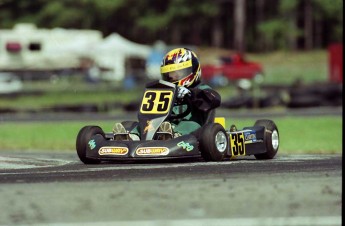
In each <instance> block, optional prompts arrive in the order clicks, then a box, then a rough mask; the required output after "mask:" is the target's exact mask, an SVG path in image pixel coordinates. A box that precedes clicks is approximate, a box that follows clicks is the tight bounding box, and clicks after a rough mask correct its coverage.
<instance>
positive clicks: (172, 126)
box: [113, 48, 221, 140]
mask: <svg viewBox="0 0 345 226" xmlns="http://www.w3.org/2000/svg"><path fill="white" fill-rule="evenodd" d="M161 75H162V79H163V80H165V81H168V82H171V83H173V84H176V85H177V86H178V90H177V101H180V102H181V103H188V104H189V105H190V106H189V107H191V112H190V113H189V114H188V115H187V116H185V117H183V118H178V119H173V120H169V118H168V121H165V122H163V123H162V124H161V126H160V127H159V129H158V132H161V133H160V134H162V135H159V136H158V138H157V139H162V140H165V139H171V138H175V137H178V136H181V135H185V134H189V133H192V132H195V131H197V130H198V129H199V128H201V126H203V125H204V124H205V122H206V120H207V116H208V114H210V112H211V110H213V109H215V108H217V107H219V105H220V101H221V98H220V95H219V94H218V93H217V92H216V91H215V90H213V89H212V88H211V87H210V86H208V85H206V84H203V83H201V69H200V63H199V60H198V58H197V56H196V54H195V53H194V52H193V51H191V50H189V49H186V48H177V49H173V50H171V51H170V52H168V53H167V54H166V55H165V56H164V58H163V61H162V65H161ZM186 98H188V99H189V100H188V101H187V102H186V101H183V100H185V99H186ZM186 109H187V104H183V105H178V106H175V107H174V108H173V112H174V113H175V114H180V113H182V112H184V111H185V110H186ZM138 131H139V130H138V128H134V129H133V130H132V131H130V134H129V137H130V138H131V139H132V140H139V137H140V134H139V132H138ZM113 132H114V134H115V139H116V134H117V133H120V134H121V133H122V134H123V133H126V129H125V128H124V126H123V125H122V124H121V123H116V124H115V126H114V128H113Z"/></svg>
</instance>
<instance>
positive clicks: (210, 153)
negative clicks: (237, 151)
mask: <svg viewBox="0 0 345 226" xmlns="http://www.w3.org/2000/svg"><path fill="white" fill-rule="evenodd" d="M228 145H229V143H228V139H227V135H226V131H225V129H224V128H223V126H222V125H220V124H219V123H209V124H206V125H205V126H204V127H203V128H202V131H201V134H200V136H199V149H200V152H201V156H202V157H203V158H204V160H205V161H222V160H223V159H224V156H225V154H226V150H227V148H228Z"/></svg>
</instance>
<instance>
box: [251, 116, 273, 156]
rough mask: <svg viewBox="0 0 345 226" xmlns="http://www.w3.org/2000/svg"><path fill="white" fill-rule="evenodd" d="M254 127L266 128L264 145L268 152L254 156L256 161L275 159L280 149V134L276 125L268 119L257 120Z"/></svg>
mask: <svg viewBox="0 0 345 226" xmlns="http://www.w3.org/2000/svg"><path fill="white" fill-rule="evenodd" d="M254 126H263V127H265V135H264V143H265V145H266V152H265V153H262V154H257V155H254V156H255V158H256V159H273V158H274V156H275V155H276V154H277V152H278V148H279V132H278V128H277V126H276V124H275V123H274V122H273V121H271V120H267V119H261V120H257V121H256V122H255V124H254Z"/></svg>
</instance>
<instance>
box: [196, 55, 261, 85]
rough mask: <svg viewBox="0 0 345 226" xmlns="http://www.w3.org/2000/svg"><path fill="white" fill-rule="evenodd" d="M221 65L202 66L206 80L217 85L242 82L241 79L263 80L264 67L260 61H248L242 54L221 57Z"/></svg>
mask: <svg viewBox="0 0 345 226" xmlns="http://www.w3.org/2000/svg"><path fill="white" fill-rule="evenodd" d="M219 60H220V64H219V65H214V64H205V65H204V66H202V68H201V70H202V76H203V78H204V81H205V82H207V83H211V84H213V85H216V86H224V85H227V84H229V82H231V81H232V82H233V81H235V82H236V83H240V82H241V80H249V81H251V82H252V81H255V82H257V83H259V82H261V81H262V80H263V74H264V73H263V68H262V66H261V65H260V64H259V63H255V62H250V61H246V60H245V59H244V57H243V56H242V55H240V54H234V55H232V56H230V57H221V58H220V59H219Z"/></svg>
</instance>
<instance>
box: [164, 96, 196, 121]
mask: <svg viewBox="0 0 345 226" xmlns="http://www.w3.org/2000/svg"><path fill="white" fill-rule="evenodd" d="M180 105H187V109H186V110H185V111H184V112H181V113H179V114H176V113H174V112H173V111H172V112H171V115H170V116H169V119H172V120H174V119H179V118H184V117H186V116H187V115H188V114H189V113H191V111H192V101H191V100H190V98H185V99H183V100H181V101H177V102H175V106H180Z"/></svg>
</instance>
